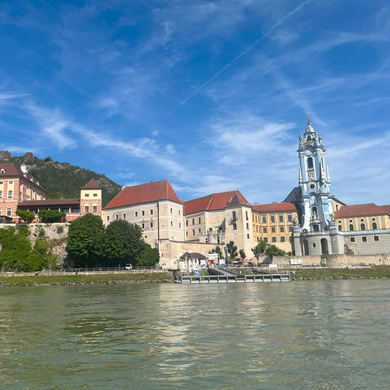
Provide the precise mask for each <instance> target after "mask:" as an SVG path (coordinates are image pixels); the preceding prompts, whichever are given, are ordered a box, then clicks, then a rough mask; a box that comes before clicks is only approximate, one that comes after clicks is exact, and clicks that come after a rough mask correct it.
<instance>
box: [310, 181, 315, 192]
mask: <svg viewBox="0 0 390 390" xmlns="http://www.w3.org/2000/svg"><path fill="white" fill-rule="evenodd" d="M315 188H316V183H315V182H314V181H309V189H311V190H315Z"/></svg>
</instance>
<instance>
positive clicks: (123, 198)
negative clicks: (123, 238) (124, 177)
mask: <svg viewBox="0 0 390 390" xmlns="http://www.w3.org/2000/svg"><path fill="white" fill-rule="evenodd" d="M158 200H171V201H173V202H177V203H181V202H180V200H179V198H178V197H177V195H176V193H175V191H174V189H173V188H172V186H171V183H169V181H168V180H160V181H152V182H150V183H145V184H140V185H138V186H133V187H126V188H124V189H123V190H122V191H121V192H120V193H119V194H118V195H117V196H116V197H115V198H114V199H113V200H112V201H111V202H110V203H108V205H107V206H106V207H105V208H104V209H105V210H107V209H114V208H116V207H124V206H131V205H134V204H141V203H149V202H157V201H158Z"/></svg>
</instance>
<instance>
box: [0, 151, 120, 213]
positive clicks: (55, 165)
mask: <svg viewBox="0 0 390 390" xmlns="http://www.w3.org/2000/svg"><path fill="white" fill-rule="evenodd" d="M0 162H8V163H14V164H16V165H19V166H21V165H22V164H26V166H27V169H28V172H29V173H30V174H31V175H33V176H34V177H35V178H36V179H37V180H38V181H39V183H40V184H41V185H42V187H43V188H44V189H45V190H46V191H47V198H48V199H61V198H79V197H80V187H82V186H83V185H85V184H87V183H88V182H89V181H90V180H91V179H96V180H97V182H98V183H99V184H100V185H101V186H102V187H103V206H105V205H106V204H107V203H108V202H109V201H110V200H111V199H112V198H113V197H114V196H115V195H116V194H118V192H119V191H120V189H121V187H120V185H118V184H117V183H115V182H113V181H112V180H110V179H109V178H107V177H106V176H105V175H102V174H99V173H96V172H94V171H90V170H89V169H84V168H81V167H77V166H74V165H72V164H69V163H66V162H63V163H60V162H57V161H53V160H52V159H51V158H50V157H46V158H45V159H44V160H41V159H39V158H38V157H36V156H34V155H33V154H32V153H26V154H25V155H24V156H12V155H11V153H10V152H7V151H3V152H0Z"/></svg>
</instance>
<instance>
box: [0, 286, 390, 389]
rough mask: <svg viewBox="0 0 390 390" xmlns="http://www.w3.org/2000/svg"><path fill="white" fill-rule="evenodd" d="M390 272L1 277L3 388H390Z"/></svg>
mask: <svg viewBox="0 0 390 390" xmlns="http://www.w3.org/2000/svg"><path fill="white" fill-rule="evenodd" d="M389 287H390V284H389V281H388V280H344V281H339V280H337V281H332V280H330V281H302V282H291V283H282V284H278V283H272V284H271V283H269V284H261V283H259V284H257V283H256V284H219V285H176V284H144V285H134V284H132V285H130V284H128V285H114V286H102V285H96V286H67V287H27V288H1V289H0V388H1V389H24V390H26V389H72V390H73V389H99V388H101V389H204V388H210V389H240V390H242V389H278V390H280V389H327V390H329V389H337V390H340V389H388V388H389V386H390V385H389V383H390V332H389V321H390V288H389Z"/></svg>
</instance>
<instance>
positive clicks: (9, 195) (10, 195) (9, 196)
mask: <svg viewBox="0 0 390 390" xmlns="http://www.w3.org/2000/svg"><path fill="white" fill-rule="evenodd" d="M8 198H10V199H12V191H8Z"/></svg>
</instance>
